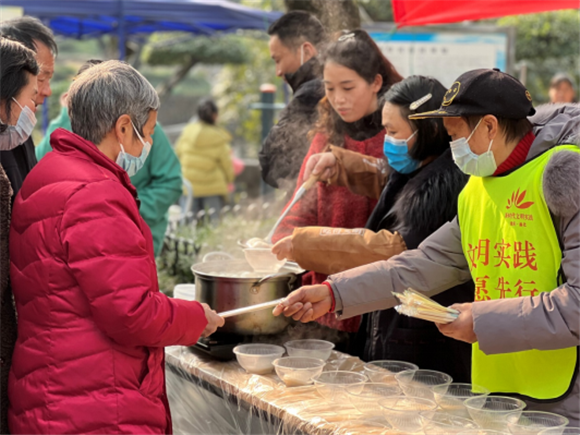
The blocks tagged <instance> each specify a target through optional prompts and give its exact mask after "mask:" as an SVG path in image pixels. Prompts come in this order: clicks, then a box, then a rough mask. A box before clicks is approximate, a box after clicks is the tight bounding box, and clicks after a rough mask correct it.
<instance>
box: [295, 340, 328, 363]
mask: <svg viewBox="0 0 580 435" xmlns="http://www.w3.org/2000/svg"><path fill="white" fill-rule="evenodd" d="M284 347H285V348H286V351H287V352H288V355H290V356H303V357H308V358H318V359H321V360H323V361H326V360H327V359H328V357H329V356H330V354H331V353H332V349H334V343H331V342H330V341H324V340H313V339H307V340H292V341H288V342H286V343H284Z"/></svg>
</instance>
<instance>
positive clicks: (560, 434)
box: [539, 427, 580, 435]
mask: <svg viewBox="0 0 580 435" xmlns="http://www.w3.org/2000/svg"><path fill="white" fill-rule="evenodd" d="M539 435H580V427H565V428H561V427H551V428H550V429H544V430H543V431H542V432H540V433H539Z"/></svg>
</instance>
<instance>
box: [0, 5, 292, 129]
mask: <svg viewBox="0 0 580 435" xmlns="http://www.w3.org/2000/svg"><path fill="white" fill-rule="evenodd" d="M2 6H14V7H20V8H22V9H23V13H24V14H25V15H31V16H34V17H37V18H39V19H41V20H42V21H43V22H44V23H45V24H46V25H48V26H49V27H50V28H51V29H52V31H53V32H54V33H55V34H56V35H61V36H64V37H70V38H76V39H82V38H95V37H100V36H103V35H106V34H116V35H117V36H118V45H119V58H120V59H125V55H126V53H125V45H126V40H127V37H129V36H131V35H144V34H149V33H153V32H161V31H163V32H170V31H182V32H191V33H194V34H201V35H213V34H215V33H219V32H234V31H236V30H238V29H255V30H266V29H267V28H268V26H269V25H270V23H272V22H273V21H275V20H276V19H278V18H279V17H280V16H281V15H282V14H281V13H280V12H265V11H262V10H258V9H252V8H249V7H246V6H242V5H239V4H236V3H232V2H229V1H226V0H2ZM47 110H48V109H47V105H46V104H44V105H43V121H44V122H43V129H44V130H46V127H47V125H48V113H47Z"/></svg>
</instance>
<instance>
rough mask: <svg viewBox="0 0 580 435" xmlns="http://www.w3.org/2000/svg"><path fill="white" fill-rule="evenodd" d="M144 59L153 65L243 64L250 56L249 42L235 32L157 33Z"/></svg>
mask: <svg viewBox="0 0 580 435" xmlns="http://www.w3.org/2000/svg"><path fill="white" fill-rule="evenodd" d="M142 58H143V60H144V61H145V62H146V63H148V64H149V65H151V66H160V65H183V64H186V63H188V62H190V61H192V60H193V61H196V63H204V64H223V63H231V64H241V63H244V62H246V61H247V60H248V51H247V49H246V46H245V45H244V44H242V43H240V41H239V38H238V37H236V36H235V35H225V36H221V37H211V38H210V37H207V36H193V35H190V34H188V33H175V32H174V33H155V34H153V35H152V36H151V38H150V40H149V43H148V44H147V46H146V47H145V48H144V49H143V57H142Z"/></svg>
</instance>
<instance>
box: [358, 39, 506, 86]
mask: <svg viewBox="0 0 580 435" xmlns="http://www.w3.org/2000/svg"><path fill="white" fill-rule="evenodd" d="M369 33H370V35H371V37H372V38H373V39H374V40H375V42H376V43H377V45H378V46H379V47H380V49H381V50H382V52H383V53H384V54H385V56H386V57H387V59H389V60H390V61H391V62H392V63H393V65H395V67H396V68H397V71H399V73H400V74H401V75H402V76H403V77H408V76H410V75H414V74H419V75H424V76H432V77H435V78H436V79H438V80H439V81H440V82H441V83H443V85H444V86H445V87H449V86H451V84H452V83H453V82H454V81H455V79H456V78H457V77H459V76H460V75H461V74H463V73H464V72H466V71H469V70H472V69H477V68H499V69H500V70H501V71H506V66H507V47H508V36H507V34H505V33H500V32H497V33H471V32H470V33H460V32H430V33H387V32H373V31H371V32H369Z"/></svg>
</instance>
